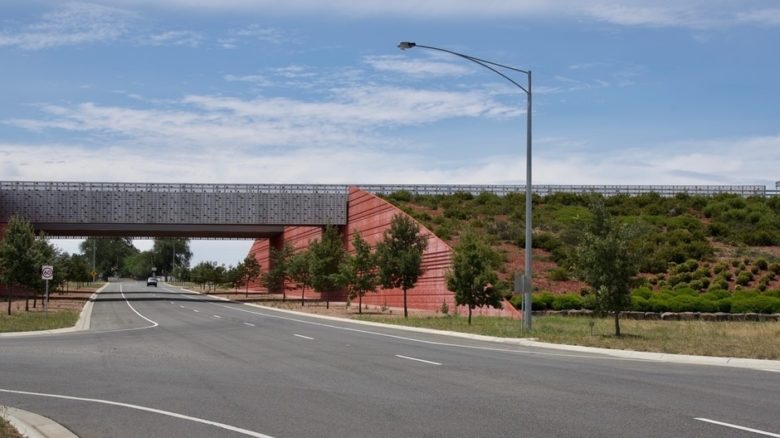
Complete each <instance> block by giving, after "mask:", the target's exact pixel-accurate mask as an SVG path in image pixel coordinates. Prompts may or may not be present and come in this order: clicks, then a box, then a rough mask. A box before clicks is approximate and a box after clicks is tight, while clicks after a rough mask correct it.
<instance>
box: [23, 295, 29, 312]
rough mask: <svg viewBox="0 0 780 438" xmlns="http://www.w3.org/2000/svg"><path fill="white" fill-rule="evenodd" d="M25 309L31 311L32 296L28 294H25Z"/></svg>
mask: <svg viewBox="0 0 780 438" xmlns="http://www.w3.org/2000/svg"><path fill="white" fill-rule="evenodd" d="M24 311H25V312H29V311H30V296H29V295H27V294H24Z"/></svg>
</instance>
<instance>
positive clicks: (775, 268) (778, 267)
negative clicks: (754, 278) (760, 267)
mask: <svg viewBox="0 0 780 438" xmlns="http://www.w3.org/2000/svg"><path fill="white" fill-rule="evenodd" d="M767 269H769V270H770V271H772V272H774V273H775V274H780V264H778V263H772V264H771V265H769V266H768V267H767Z"/></svg>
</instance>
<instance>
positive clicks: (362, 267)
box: [339, 232, 379, 313]
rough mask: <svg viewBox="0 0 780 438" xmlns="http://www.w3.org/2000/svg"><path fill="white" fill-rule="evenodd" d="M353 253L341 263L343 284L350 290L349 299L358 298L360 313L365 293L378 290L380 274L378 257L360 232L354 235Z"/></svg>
mask: <svg viewBox="0 0 780 438" xmlns="http://www.w3.org/2000/svg"><path fill="white" fill-rule="evenodd" d="M352 246H353V247H354V248H355V253H354V254H353V255H350V256H347V259H346V261H345V263H343V264H342V265H341V270H340V274H339V275H340V279H341V284H342V285H344V286H345V287H346V288H347V289H348V291H349V299H354V298H355V297H357V299H358V313H363V295H365V294H366V293H368V292H376V287H377V286H378V285H379V274H378V273H377V268H376V257H375V255H374V254H373V253H372V252H371V247H370V246H369V245H368V242H366V241H365V240H364V239H363V237H362V236H361V235H360V233H359V232H356V233H355V234H354V235H353V236H352Z"/></svg>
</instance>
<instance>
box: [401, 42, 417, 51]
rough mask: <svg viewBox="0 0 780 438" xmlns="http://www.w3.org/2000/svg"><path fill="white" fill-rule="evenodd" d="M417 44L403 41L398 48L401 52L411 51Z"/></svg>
mask: <svg viewBox="0 0 780 438" xmlns="http://www.w3.org/2000/svg"><path fill="white" fill-rule="evenodd" d="M416 45H417V44H415V43H413V42H411V41H401V42H400V43H398V48H399V49H401V50H406V49H411V48H412V47H414V46H416Z"/></svg>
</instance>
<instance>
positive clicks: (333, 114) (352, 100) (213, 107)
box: [5, 86, 520, 149]
mask: <svg viewBox="0 0 780 438" xmlns="http://www.w3.org/2000/svg"><path fill="white" fill-rule="evenodd" d="M330 92H331V96H329V97H328V98H327V99H326V100H323V101H305V100H298V99H292V98H284V97H273V98H264V97H259V98H255V99H241V98H237V97H223V96H203V95H191V96H186V97H184V98H182V99H180V100H179V101H178V102H176V104H175V105H173V107H174V108H154V109H137V108H127V107H118V106H102V105H98V104H94V103H89V102H88V103H82V104H79V105H76V106H72V107H65V106H58V105H46V106H42V107H41V110H42V111H43V112H44V114H45V117H42V118H39V119H15V120H7V121H5V123H6V124H10V125H13V126H17V127H21V128H24V129H28V130H32V131H44V130H51V129H57V130H64V131H70V132H72V133H77V134H79V135H87V136H92V137H95V138H99V139H100V142H101V143H108V142H117V141H128V142H132V143H133V144H136V145H145V146H146V147H147V148H158V147H161V146H165V147H171V148H175V149H179V148H181V145H189V146H204V147H221V148H244V147H258V146H262V147H271V148H274V147H284V148H289V147H297V148H301V147H313V146H317V147H329V146H331V145H334V144H335V145H348V146H355V145H364V144H382V143H385V142H386V141H387V139H384V138H382V137H379V136H378V134H377V133H378V132H381V130H382V129H384V128H389V127H394V126H412V125H420V124H424V123H431V122H435V121H439V120H444V119H453V118H462V117H470V118H477V117H487V118H507V117H515V116H518V115H519V114H520V113H519V111H520V110H518V109H517V108H516V107H514V106H507V105H504V104H502V103H500V102H498V101H496V100H495V99H493V98H491V97H490V96H489V95H486V94H485V93H484V92H480V91H468V92H451V91H432V90H418V89H410V88H397V87H377V86H362V87H351V88H344V89H333V90H330ZM138 147H143V146H138Z"/></svg>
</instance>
